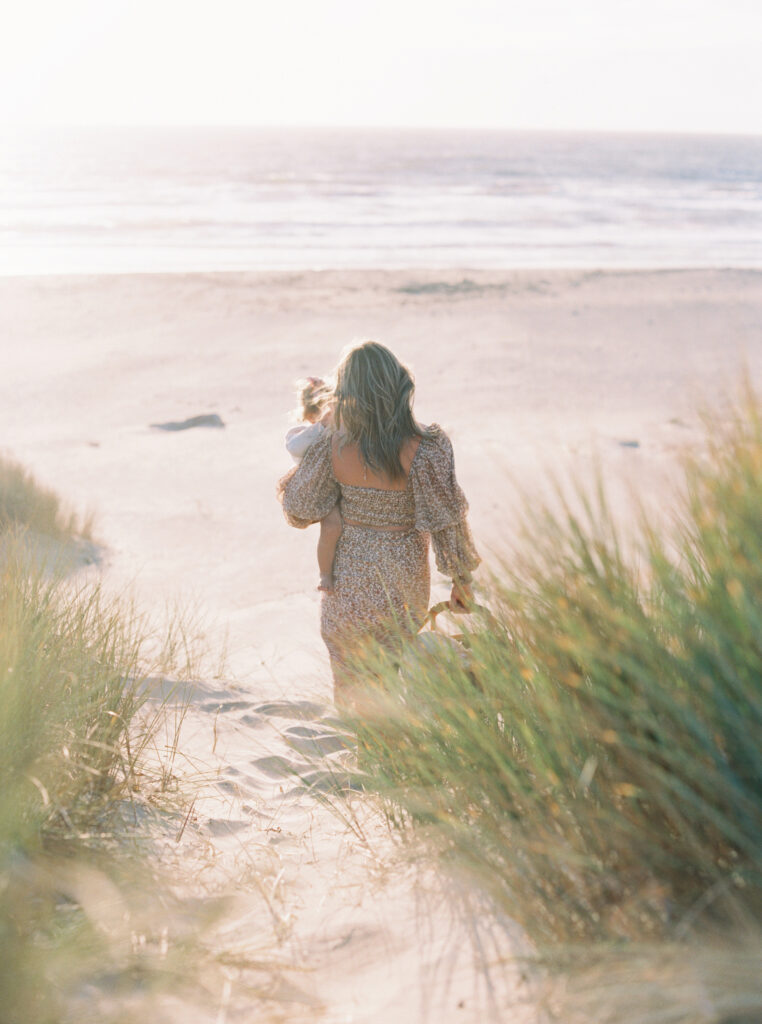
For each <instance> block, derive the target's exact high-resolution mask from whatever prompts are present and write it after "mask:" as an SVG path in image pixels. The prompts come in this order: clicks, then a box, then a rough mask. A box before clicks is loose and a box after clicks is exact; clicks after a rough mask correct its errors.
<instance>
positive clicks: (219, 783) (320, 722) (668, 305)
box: [0, 271, 762, 1024]
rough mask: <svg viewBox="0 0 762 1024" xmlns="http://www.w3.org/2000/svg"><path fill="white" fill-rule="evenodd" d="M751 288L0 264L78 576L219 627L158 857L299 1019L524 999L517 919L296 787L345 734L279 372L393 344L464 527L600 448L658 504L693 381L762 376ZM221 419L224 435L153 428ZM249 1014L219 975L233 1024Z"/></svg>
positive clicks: (26, 434) (692, 424)
mask: <svg viewBox="0 0 762 1024" xmlns="http://www.w3.org/2000/svg"><path fill="white" fill-rule="evenodd" d="M761 300H762V273H760V272H754V271H661V272H648V271H642V272H617V273H613V272H611V273H604V272H582V271H579V272H573V271H563V272H560V271H558V272H550V271H548V272H545V273H540V272H537V273H535V272H531V273H530V272H504V273H499V272H471V271H469V272H462V273H456V272H426V273H424V272H418V271H416V272H413V271H410V272H402V271H395V272H380V271H379V272H367V273H366V272H338V271H330V272H315V273H300V274H289V273H282V274H256V275H254V274H205V275H202V274H197V275H176V276H172V275H166V276H164V275H142V276H141V275H135V276H104V277H90V278H88V277H83V278H71V279H65V278H36V279H32V278H29V279H24V278H18V279H5V280H0V322H1V326H2V333H1V334H0V337H2V339H3V341H2V344H3V362H4V372H3V379H2V387H3V401H2V403H1V404H0V426H1V430H0V438H1V439H2V440H1V442H0V443H1V444H2V447H3V448H4V449H6V450H7V451H9V452H10V453H11V454H12V455H13V456H14V457H15V458H17V459H18V460H19V461H21V462H23V463H24V464H25V465H26V466H28V467H29V468H30V469H31V470H32V471H33V472H34V473H35V475H37V476H38V477H39V478H40V480H42V481H43V482H44V483H46V484H49V485H51V486H52V487H54V488H55V489H56V490H57V491H59V492H60V493H61V494H62V495H65V496H67V498H68V499H70V500H71V501H72V502H73V503H75V505H77V506H78V507H80V508H82V509H83V510H92V511H93V512H94V513H95V517H96V533H97V539H98V541H100V542H101V543H102V544H103V545H104V547H105V551H106V554H105V556H104V559H103V561H102V563H101V564H100V565H92V566H90V567H87V568H84V569H83V570H81V572H82V573H85V574H86V573H88V572H89V573H94V574H100V575H102V577H103V579H104V580H105V583H106V585H107V586H108V587H109V588H111V589H113V590H114V591H123V590H125V589H129V590H131V592H133V593H134V594H135V595H136V597H137V599H138V601H139V602H140V604H141V605H142V606H144V607H146V608H147V609H150V610H151V611H153V612H154V613H158V614H159V615H160V614H161V613H162V610H163V608H164V606H165V604H166V602H175V601H176V602H179V603H180V604H181V605H184V606H186V607H190V608H193V609H196V611H197V616H198V621H199V622H200V623H203V624H204V629H205V631H206V643H207V645H208V646H209V647H211V648H213V649H214V648H218V647H221V646H222V645H223V643H226V644H227V649H228V655H229V657H228V668H227V670H226V673H225V676H224V677H223V678H220V679H209V680H205V681H202V682H200V683H199V684H198V686H197V687H196V688H195V690H194V691H193V692H192V693H191V694H190V710H189V714H188V719H187V722H186V727H185V730H184V733H183V740H182V744H183V755H184V756H185V757H186V758H187V759H188V763H194V764H197V765H202V766H203V767H204V773H205V774H204V778H205V781H204V784H203V788H202V789H201V791H200V794H199V797H198V799H197V802H196V805H195V809H194V819H193V820H192V821H191V822H189V825H188V828H187V833H186V834H184V835H183V837H182V840H181V842H179V843H177V844H175V847H173V849H174V853H173V856H174V857H175V858H176V860H177V866H178V873H179V876H178V877H180V878H181V879H182V878H183V873H184V881H183V884H184V885H185V887H186V889H187V891H188V892H189V893H194V892H196V893H197V894H198V895H199V898H200V897H201V895H203V894H204V893H208V894H209V898H210V899H211V898H212V897H213V896H214V898H216V897H217V896H218V895H219V893H220V892H223V891H229V892H231V891H232V892H233V894H234V898H233V900H232V901H231V903H230V907H229V911H228V912H227V913H226V914H225V916H224V917H223V919H222V920H221V921H220V923H219V926H218V927H219V941H220V942H223V943H227V944H229V945H230V947H231V948H233V947H235V946H236V944H239V945H240V946H241V947H246V948H248V949H252V948H255V947H258V944H259V945H261V948H262V949H269V950H272V949H277V950H278V956H279V959H280V961H281V962H285V963H286V965H287V966H285V967H283V968H280V969H278V970H276V971H275V972H274V973H273V974H272V975H268V977H269V979H270V980H269V981H268V984H271V985H273V986H274V987H273V988H272V992H271V995H272V999H273V1005H276V1004H277V1005H279V1006H281V1007H282V1006H285V1005H288V1006H289V1007H290V1010H289V1014H290V1017H289V1019H294V1020H299V1019H305V1020H312V1019H325V1020H327V1021H357V1022H360V1021H367V1022H371V1021H378V1022H381V1021H388V1020H389V1019H394V1020H395V1021H399V1022H400V1024H402V1022H406V1021H410V1022H419V1021H426V1020H436V1021H438V1022H439V1024H445V1022H448V1021H450V1020H452V1021H473V1022H476V1021H485V1020H489V1019H506V1018H505V1015H504V1014H505V1007H506V1006H507V1005H508V1004H509V1003H510V1004H512V1005H513V1004H515V1006H516V1009H515V1012H514V1011H512V1013H513V1015H512V1016H511V1018H510V1019H512V1020H521V1019H524V1017H522V1016H521V1015H522V1014H525V1015H526V1019H531V999H530V995H531V993H530V992H528V991H526V990H525V986H522V984H521V982H520V980H519V978H518V974H517V973H516V972H513V971H507V972H506V971H505V970H502V969H501V970H498V971H493V972H492V973H490V972H488V971H486V970H485V962H489V961H494V960H496V959H497V958H499V957H500V956H501V955H503V954H504V953H505V935H506V934H508V935H510V930H509V931H508V933H504V932H502V931H500V930H499V929H498V931H497V932H495V930H494V928H493V923H492V922H491V921H490V919H489V917H487V916H485V917H484V918H480V919H475V918H474V917H473V916H471V917H469V916H468V915H466V914H465V913H462V914H461V907H462V901H461V899H460V894H459V893H458V892H457V890H456V889H455V888H454V886H453V883H451V882H446V881H444V880H442V879H437V878H432V877H424V878H421V877H416V876H415V875H414V873H413V872H412V870H411V869H410V868H409V867H404V866H403V864H402V863H401V861H400V860H399V858H398V857H397V856H396V853H395V851H394V849H393V847H392V845H391V843H390V841H389V838H388V836H387V835H386V834H385V832H384V829H383V826H382V823H381V822H380V820H379V819H377V818H374V817H373V816H372V815H371V814H370V812H369V811H366V810H365V809H364V808H363V804H362V794H359V793H358V794H356V795H355V796H352V797H351V800H352V801H353V806H355V808H356V810H357V814H358V815H359V816H360V818H361V819H362V820H364V821H365V826H366V828H367V833H366V838H365V839H362V838H361V837H360V836H358V835H357V834H355V833H354V832H353V831H352V830H351V829H349V828H346V827H345V826H343V825H342V823H341V822H340V821H339V820H338V819H337V818H336V817H335V816H334V815H332V814H331V813H330V811H329V809H328V808H326V807H325V806H323V805H322V804H321V803H319V802H316V801H315V799H314V798H313V795H312V794H311V793H310V792H309V789H305V778H306V780H307V782H311V783H313V784H314V785H315V787H316V788H318V789H320V790H322V791H323V792H324V793H330V789H331V787H332V786H336V785H337V784H338V785H341V784H342V778H343V776H342V772H343V770H344V769H343V766H342V760H341V759H342V756H343V754H344V751H343V743H342V740H341V738H340V737H339V736H337V734H336V732H335V731H334V729H333V722H332V719H331V707H330V696H331V694H330V681H329V675H328V668H327V658H326V655H325V652H324V650H323V648H322V645H321V643H320V640H319V635H318V622H317V619H318V595H317V593H316V591H315V586H316V583H317V567H316V562H315V541H316V535H315V531H314V530H308V531H305V532H297V531H294V530H290V529H288V527H287V526H286V525H285V523H284V521H283V518H282V515H281V511H280V508H279V507H278V505H277V504H276V502H275V498H274V484H275V480H276V479H277V477H278V475H279V474H280V473H282V472H284V471H285V470H286V469H287V468H288V466H289V460H288V457H287V456H286V454H285V451H284V449H283V443H282V438H283V434H284V432H285V429H286V428H287V426H288V422H289V421H288V416H287V413H288V410H289V408H290V407H291V406H292V404H293V400H294V399H293V394H292V383H293V381H294V379H295V378H297V377H299V376H300V375H303V374H305V373H325V372H327V371H328V370H330V368H331V367H332V366H333V365H334V364H335V363H336V361H337V358H338V355H339V352H340V350H341V348H342V347H343V346H344V345H345V344H347V343H348V342H351V341H352V340H359V339H364V338H367V337H374V338H376V339H378V340H382V341H384V342H385V343H387V344H389V345H390V346H391V347H392V348H393V349H394V350H395V351H396V352H397V353H398V354H399V355H400V356H401V357H402V358H403V359H404V360H406V361H409V362H410V363H411V364H412V366H413V368H414V370H415V372H416V377H417V383H418V399H417V412H418V414H419V417H420V418H421V419H422V420H423V421H424V422H431V421H436V422H439V423H441V424H442V425H443V426H445V428H446V429H448V430H449V432H450V433H451V436H452V438H453V442H454V445H455V452H456V464H457V469H458V474H459V477H460V480H461V483H462V484H463V486H464V489H465V490H466V493H467V495H468V497H469V500H470V502H471V510H472V513H471V515H472V525H473V527H474V532H475V535H476V538H477V542H478V543H479V544H480V546H481V547H482V549H483V550H484V552H485V553H486V552H489V551H504V550H506V548H507V546H508V544H509V542H510V540H511V537H512V536H513V534H514V532H515V528H516V522H517V515H516V512H517V508H518V498H517V496H516V494H515V490H514V489H513V487H512V485H511V484H510V483H509V479H510V480H512V481H514V482H518V483H519V484H520V485H522V486H523V487H524V488H525V489H526V490H527V491H528V492H529V493H533V491H534V489H535V488H539V487H540V486H541V484H542V481H543V480H544V478H545V467H552V468H553V469H555V470H559V469H560V468H562V467H564V466H569V465H572V466H574V467H576V469H577V471H578V472H579V471H585V467H590V466H591V465H592V462H593V457H594V456H595V457H596V458H597V459H598V461H599V463H600V465H601V466H602V467H603V470H604V472H605V474H606V476H607V477H608V478H609V479H611V481H612V482H615V481H620V483H619V484H616V483H614V484H613V485H614V489H615V492H616V493H617V494H618V495H619V500H620V504H621V507H622V509H623V512H624V511H626V509H627V507H628V505H629V502H628V499H627V498H626V486H635V487H636V489H638V490H639V493H640V494H642V495H643V496H644V497H645V498H646V499H647V500H649V501H651V502H653V503H655V504H656V505H658V506H662V507H664V506H667V505H668V502H669V487H670V477H671V476H672V466H673V460H674V457H675V454H676V453H677V452H678V451H679V450H680V449H681V447H683V446H684V445H686V444H694V443H696V441H697V438H698V437H699V428H698V420H697V415H696V407H697V403H698V402H699V401H700V400H702V399H704V400H710V401H714V400H718V399H719V398H720V397H721V395H722V393H723V389H727V390H730V391H732V390H733V389H734V387H735V385H736V383H737V381H738V378H739V374H740V371H741V368H742V367H743V366H744V365H745V366H746V367H747V368H748V371H749V373H750V375H751V377H752V379H754V380H756V381H759V380H760V379H762V318H760V306H761ZM211 413H215V414H217V415H218V416H219V417H220V418H221V420H222V421H224V423H225V429H215V430H205V429H186V430H182V431H169V432H161V431H156V430H154V429H151V424H156V423H166V422H171V423H181V422H183V421H185V420H187V419H189V418H191V417H195V416H200V415H207V414H211ZM444 590H445V587H444V584H443V583H442V582H439V583H438V584H437V587H436V589H435V594H434V599H438V598H439V597H440V596H441V595H442V594H443V593H444ZM321 773H322V774H321ZM364 815H367V818H363V816H364ZM202 851H206V852H204V853H203V855H202ZM202 864H203V865H207V866H206V867H204V869H203V870H201V868H200V865H202ZM255 879H256V881H255ZM263 880H264V881H263ZM474 929H476V930H477V931H478V930H479V929H482V932H483V937H484V941H485V945H484V946H483V950H482V952H483V957H482V959H481V960H480V959H479V957H478V956H475V954H474V946H473V944H472V943H471V941H470V939H471V938H472V937H473V935H474ZM489 936H494V937H495V942H496V945H495V946H494V947H490V945H489V941H490V939H489ZM498 937H500V938H498ZM307 968H308V969H307ZM273 978H274V979H275V980H274V981H273ZM186 1010H187V1008H186ZM249 1012H250V1006H249V1005H248V1004H247V1002H246V1001H245V1000H243V999H242V998H241V997H239V996H238V995H237V994H236V991H235V987H233V990H232V992H231V994H230V1001H229V1006H228V1008H227V1009H226V1014H227V1019H228V1020H231V1021H232V1020H241V1021H246V1020H250V1019H251V1017H250V1016H247V1014H248V1013H249ZM321 1015H322V1016H321ZM184 1019H186V1020H187V1019H190V1018H189V1017H188V1016H187V1015H186V1016H185V1017H184ZM199 1019H205V1018H203V1017H200V1018H199Z"/></svg>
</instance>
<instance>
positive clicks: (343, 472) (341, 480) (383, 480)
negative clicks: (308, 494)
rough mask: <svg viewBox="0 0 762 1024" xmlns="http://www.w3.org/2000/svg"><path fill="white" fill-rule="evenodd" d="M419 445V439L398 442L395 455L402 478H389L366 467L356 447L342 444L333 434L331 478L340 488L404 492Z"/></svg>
mask: <svg viewBox="0 0 762 1024" xmlns="http://www.w3.org/2000/svg"><path fill="white" fill-rule="evenodd" d="M420 442H421V439H420V437H408V438H406V439H405V440H404V441H403V442H402V446H401V448H400V453H399V455H400V462H401V463H402V468H403V470H404V473H405V475H404V476H402V477H398V478H397V479H392V478H390V477H389V476H388V474H386V473H381V472H377V471H376V470H374V469H373V468H371V467H370V466H368V465H367V464H366V462H365V460H364V459H363V457H362V454H361V452H360V448H359V445H357V444H342V443H341V438H340V437H339V436H338V435H335V436H334V438H333V447H332V463H333V475H334V477H335V478H336V482H337V483H338V484H340V485H345V486H351V487H373V488H375V489H377V490H379V491H404V490H406V489H407V486H408V475H409V473H410V467H411V465H412V463H413V459H414V458H415V453H416V451H417V450H418V445H419V444H420Z"/></svg>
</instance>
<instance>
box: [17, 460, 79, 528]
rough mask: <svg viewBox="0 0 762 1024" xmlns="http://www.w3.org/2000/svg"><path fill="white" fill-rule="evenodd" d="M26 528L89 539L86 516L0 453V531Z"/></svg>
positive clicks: (22, 467)
mask: <svg viewBox="0 0 762 1024" xmlns="http://www.w3.org/2000/svg"><path fill="white" fill-rule="evenodd" d="M21 527H23V528H26V529H28V530H32V531H34V532H35V533H41V534H44V535H45V536H46V537H50V538H52V539H54V540H72V539H74V538H84V539H86V540H89V539H90V538H91V532H92V521H91V518H90V517H84V518H83V517H81V516H78V515H77V514H76V513H75V512H74V511H72V510H71V509H67V508H66V506H65V505H64V503H63V502H62V501H61V499H60V498H59V496H58V495H57V494H56V493H55V491H52V490H50V488H48V487H44V486H43V485H42V484H40V483H38V481H37V480H36V479H35V477H34V476H33V475H32V473H30V472H29V470H27V469H26V468H25V467H24V466H22V465H21V464H20V463H18V462H16V461H15V460H14V459H11V458H9V457H8V456H0V534H2V533H3V532H4V531H6V530H8V529H13V530H18V529H19V528H21Z"/></svg>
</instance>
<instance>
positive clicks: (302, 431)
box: [286, 423, 325, 462]
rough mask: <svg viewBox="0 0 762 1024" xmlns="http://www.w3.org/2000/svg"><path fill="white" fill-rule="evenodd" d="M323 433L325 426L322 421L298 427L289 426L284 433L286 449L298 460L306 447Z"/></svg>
mask: <svg viewBox="0 0 762 1024" xmlns="http://www.w3.org/2000/svg"><path fill="white" fill-rule="evenodd" d="M324 433H325V427H324V426H323V424H322V423H310V424H306V423H305V424H300V425H299V426H298V427H291V429H290V430H289V431H288V433H287V434H286V450H287V451H288V453H289V455H290V456H291V457H292V458H293V459H294V460H295V461H296V462H299V460H300V459H301V458H302V456H303V455H304V453H305V452H306V451H307V449H308V448H309V447H310V446H311V445H313V444H314V443H315V442H316V441H318V440H319V439H320V438H321V437H322V436H323V434H324Z"/></svg>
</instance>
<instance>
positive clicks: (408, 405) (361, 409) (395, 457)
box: [334, 341, 427, 480]
mask: <svg viewBox="0 0 762 1024" xmlns="http://www.w3.org/2000/svg"><path fill="white" fill-rule="evenodd" d="M414 391H415V383H414V381H413V375H412V373H411V372H410V370H408V368H407V367H406V366H403V365H402V363H401V362H400V361H399V359H397V357H396V356H395V355H394V353H393V352H390V351H389V349H388V348H386V346H384V345H379V343H378V342H377V341H366V342H363V344H361V345H358V346H357V347H356V348H353V349H351V350H350V351H349V352H348V353H347V354H346V355H345V356H344V358H343V359H342V360H341V362H340V363H339V366H338V369H337V370H336V388H335V392H334V394H335V399H336V408H335V413H334V418H335V423H336V428H337V430H339V431H341V434H342V440H341V443H342V444H356V445H357V446H358V448H359V449H360V453H361V455H362V457H363V459H364V461H365V464H366V465H367V466H368V467H369V468H370V469H372V470H374V471H375V472H377V473H385V474H386V475H387V476H388V477H389V478H390V479H392V480H399V479H400V478H401V477H404V476H405V468H404V466H403V465H402V461H401V459H400V451H401V449H402V444H403V442H404V441H406V440H407V439H408V438H410V437H426V436H427V433H426V431H425V430H424V429H423V428H422V427H421V426H420V425H419V424H418V423H417V422H416V420H415V417H414V416H413V393H414Z"/></svg>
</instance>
